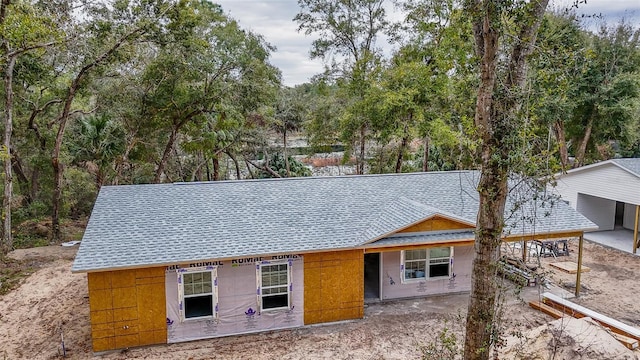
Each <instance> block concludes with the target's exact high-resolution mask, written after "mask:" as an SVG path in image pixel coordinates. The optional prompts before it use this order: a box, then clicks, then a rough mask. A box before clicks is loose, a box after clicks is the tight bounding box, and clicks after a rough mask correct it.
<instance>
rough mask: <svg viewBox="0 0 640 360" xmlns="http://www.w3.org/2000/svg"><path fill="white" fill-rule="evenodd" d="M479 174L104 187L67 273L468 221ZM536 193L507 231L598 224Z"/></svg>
mask: <svg viewBox="0 0 640 360" xmlns="http://www.w3.org/2000/svg"><path fill="white" fill-rule="evenodd" d="M478 176H479V174H478V173H477V172H474V171H455V172H429V173H411V174H391V175H366V176H341V177H310V178H292V179H273V180H244V181H221V182H200V183H197V182H196V183H178V184H153V185H125V186H105V187H103V188H102V189H101V191H100V194H99V195H98V198H97V200H96V203H95V206H94V209H93V213H92V215H91V218H90V220H89V223H88V225H87V229H86V231H85V234H84V237H83V240H82V243H81V246H80V249H79V251H78V254H77V256H76V260H75V262H74V264H73V268H72V270H73V271H76V272H83V271H96V270H107V269H118V268H132V267H143V266H154V265H157V266H161V265H168V264H176V263H187V262H195V261H201V260H213V259H229V258H239V257H249V256H255V255H267V254H280V253H303V252H308V251H321V250H331V249H345V248H354V247H358V246H361V245H363V244H365V243H368V242H370V241H373V240H376V239H378V238H379V237H381V236H384V235H386V234H388V233H390V232H392V231H393V230H394V229H398V228H401V227H406V226H408V225H410V224H412V223H415V222H417V221H420V220H421V219H425V218H427V217H430V216H432V215H434V214H440V215H445V216H449V217H452V218H455V219H459V220H461V221H464V222H467V223H471V224H473V223H475V218H476V212H477V207H478V199H477V198H478V195H477V192H476V190H475V187H476V184H477V180H478ZM512 193H516V192H514V191H512ZM523 198H524V196H523ZM540 199H541V198H540V197H538V198H537V199H536V200H526V201H523V202H522V204H521V203H520V202H518V201H514V200H513V199H511V200H510V204H511V205H508V206H507V210H505V214H507V213H508V219H509V226H508V227H507V229H508V231H509V232H510V233H511V234H514V233H521V232H525V233H531V232H536V233H540V232H561V231H580V230H584V229H593V228H594V227H595V225H594V224H593V223H591V222H590V221H589V220H587V219H586V218H584V217H583V216H582V215H580V214H579V213H577V212H576V211H575V210H573V209H571V208H570V207H569V206H568V205H566V204H564V203H563V202H561V201H556V202H549V201H547V202H543V201H542V200H540ZM516 205H517V206H516ZM514 208H517V210H516V211H515V212H513V211H512V210H513V209H514ZM533 215H538V216H535V218H534V217H533Z"/></svg>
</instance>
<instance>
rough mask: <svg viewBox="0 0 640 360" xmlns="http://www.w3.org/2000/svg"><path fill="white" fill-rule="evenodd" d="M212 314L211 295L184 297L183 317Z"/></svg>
mask: <svg viewBox="0 0 640 360" xmlns="http://www.w3.org/2000/svg"><path fill="white" fill-rule="evenodd" d="M211 315H213V297H212V296H211V295H204V296H195V297H190V298H185V299H184V317H185V318H187V319H188V318H194V317H201V316H211Z"/></svg>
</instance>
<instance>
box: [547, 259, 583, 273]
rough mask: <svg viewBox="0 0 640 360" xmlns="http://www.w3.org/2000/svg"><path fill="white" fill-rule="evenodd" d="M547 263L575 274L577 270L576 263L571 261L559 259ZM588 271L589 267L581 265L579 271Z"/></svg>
mask: <svg viewBox="0 0 640 360" xmlns="http://www.w3.org/2000/svg"><path fill="white" fill-rule="evenodd" d="M549 265H551V266H553V267H554V268H556V269H559V270H562V271H564V272H566V273H569V274H576V273H577V272H578V264H576V263H574V262H573V261H560V262H554V263H550V264H549ZM588 271H591V269H590V268H588V267H586V266H584V265H582V271H581V272H583V273H585V272H588Z"/></svg>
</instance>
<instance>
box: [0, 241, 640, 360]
mask: <svg viewBox="0 0 640 360" xmlns="http://www.w3.org/2000/svg"><path fill="white" fill-rule="evenodd" d="M576 243H577V242H574V243H571V244H570V245H571V250H572V252H571V255H570V256H569V257H568V258H567V257H563V258H558V259H557V260H556V259H553V258H545V259H542V264H543V268H544V270H545V272H547V277H548V278H549V279H550V280H551V281H552V282H553V283H555V284H558V285H559V287H560V288H562V287H565V288H566V289H567V290H569V291H573V286H575V285H574V284H575V275H571V274H566V273H563V272H561V271H559V270H555V269H554V268H551V267H549V266H548V263H550V262H554V261H560V260H563V261H566V260H572V261H577V250H576V247H577V246H576ZM585 245H586V246H585V258H584V265H586V266H588V267H589V268H591V271H589V272H586V273H583V275H582V284H583V293H582V296H581V297H580V298H579V299H573V300H572V301H574V302H576V303H579V304H581V305H583V306H586V307H588V308H590V309H593V310H595V311H598V312H601V313H603V314H606V315H608V316H611V317H613V318H616V319H618V320H620V321H622V322H625V323H627V324H629V325H633V326H636V327H639V328H640V302H638V301H637V299H639V298H640V296H639V295H640V286H638V281H637V280H636V278H635V275H636V274H638V273H639V272H640V257H638V256H634V255H630V254H625V253H622V252H620V251H617V250H613V249H609V248H604V247H602V246H599V245H596V244H591V243H588V242H585ZM74 254H75V248H62V247H44V248H37V249H26V250H18V251H16V252H14V253H12V254H11V256H12V257H13V258H18V259H20V260H21V261H27V262H33V266H34V267H37V268H39V269H38V270H37V271H35V273H33V274H32V275H31V276H29V277H28V278H26V279H25V280H24V282H23V283H22V285H21V286H19V287H18V288H16V289H14V290H13V291H11V292H9V293H8V294H6V295H4V296H2V297H0V324H2V326H0V359H57V358H62V346H61V343H62V341H61V340H62V335H64V343H65V347H66V350H67V358H70V359H89V358H103V359H417V358H420V357H421V356H422V354H423V351H429V350H430V349H431V347H430V346H431V345H433V344H436V342H434V338H435V337H436V336H437V335H438V334H440V333H441V330H442V329H444V328H447V329H449V330H451V331H452V334H453V335H455V336H456V338H457V340H456V341H455V343H458V344H461V343H462V340H461V339H462V333H463V332H462V328H463V320H461V319H463V317H464V313H465V311H466V304H467V300H468V295H467V294H459V295H450V296H441V297H429V298H423V299H408V300H402V301H394V302H386V303H377V304H370V305H368V306H367V308H366V310H365V318H364V319H362V320H355V321H346V322H341V323H334V324H326V325H321V326H309V327H304V328H299V329H294V330H284V331H276V332H266V333H260V334H251V335H243V336H232V337H225V338H218V339H210V340H201V341H193V342H188V343H181V344H170V345H156V346H150V347H144V348H133V349H128V350H121V351H115V352H111V353H107V354H100V355H94V354H93V353H92V351H91V339H90V326H89V302H88V298H87V280H86V276H85V275H83V274H72V273H71V271H70V268H71V264H72V258H73V255H74ZM542 291H544V289H542V290H541V289H539V288H537V287H531V288H526V289H525V291H523V292H522V293H521V295H520V297H516V296H514V295H512V294H510V295H508V296H507V298H506V300H505V305H504V312H505V316H504V318H505V320H504V322H505V326H506V328H507V329H508V330H509V333H521V334H524V337H522V336H520V337H518V339H517V342H519V343H520V344H523V343H526V344H528V345H526V347H527V348H528V349H529V350H530V354H528V355H526V356H524V355H522V354H519V353H517V352H514V351H513V350H512V349H505V350H504V351H502V352H501V354H502V356H500V357H499V358H501V359H503V358H528V359H550V358H552V357H554V356H555V359H598V358H606V357H611V358H619V359H637V358H638V355H639V354H640V351H637V350H636V351H635V352H632V351H626V352H624V351H623V353H622V355H620V356H618V355H615V357H614V356H613V355H606V354H604V353H602V352H599V353H595V355H594V354H593V351H592V352H591V353H589V352H585V351H584V348H585V347H587V348H589V347H590V345H589V344H588V343H587V344H586V345H585V344H582V343H580V342H579V341H576V340H573V339H572V340H571V341H565V342H558V341H557V338H558V336H557V332H553V331H551V330H548V329H552V328H551V327H549V326H550V325H547V324H548V323H550V322H552V321H553V319H552V318H551V317H550V316H547V315H545V314H543V313H540V312H537V311H535V310H533V309H531V308H529V306H528V305H527V303H526V301H529V300H535V299H538V296H539V294H540V293H541V292H542ZM527 334H530V336H529V337H527ZM541 334H543V335H544V334H547V335H548V336H547V337H544V336H543V335H541ZM597 337H598V338H599V342H602V341H610V339H608V338H607V339H603V338H602V335H597ZM604 337H606V335H605V336H604ZM586 341H591V342H592V343H593V339H592V340H586ZM559 347H560V348H562V349H558V348H559ZM609 347H610V348H612V347H613V346H609ZM551 348H553V349H554V350H553V351H550V350H549V349H551ZM591 348H595V346H592V347H591ZM604 348H607V346H606V345H604ZM531 349H533V350H531ZM625 350H626V349H625ZM531 351H533V354H534V355H535V356H533V355H531ZM514 354H515V355H514ZM603 356H604V357H603Z"/></svg>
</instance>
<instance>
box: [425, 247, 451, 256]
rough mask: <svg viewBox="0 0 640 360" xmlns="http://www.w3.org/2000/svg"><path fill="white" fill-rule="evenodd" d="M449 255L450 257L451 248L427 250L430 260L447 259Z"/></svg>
mask: <svg viewBox="0 0 640 360" xmlns="http://www.w3.org/2000/svg"><path fill="white" fill-rule="evenodd" d="M450 255H451V248H448V247H444V248H433V249H429V257H430V258H442V257H449V256H450Z"/></svg>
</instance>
